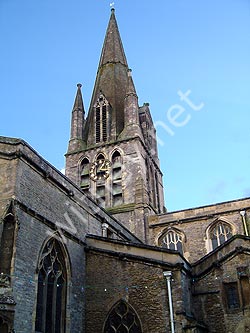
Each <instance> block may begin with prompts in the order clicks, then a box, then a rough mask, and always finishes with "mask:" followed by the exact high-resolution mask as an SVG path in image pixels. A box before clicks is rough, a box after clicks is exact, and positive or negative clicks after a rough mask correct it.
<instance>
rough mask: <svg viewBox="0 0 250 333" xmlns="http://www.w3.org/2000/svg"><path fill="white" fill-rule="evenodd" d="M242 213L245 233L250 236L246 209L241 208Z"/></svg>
mask: <svg viewBox="0 0 250 333" xmlns="http://www.w3.org/2000/svg"><path fill="white" fill-rule="evenodd" d="M240 215H241V217H242V222H243V227H244V231H245V234H246V236H249V232H248V229H247V222H246V211H245V210H241V211H240Z"/></svg>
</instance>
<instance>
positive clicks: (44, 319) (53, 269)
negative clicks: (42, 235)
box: [35, 238, 67, 333]
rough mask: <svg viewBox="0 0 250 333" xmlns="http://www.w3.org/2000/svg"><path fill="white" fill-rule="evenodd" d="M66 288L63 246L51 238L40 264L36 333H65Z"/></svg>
mask: <svg viewBox="0 0 250 333" xmlns="http://www.w3.org/2000/svg"><path fill="white" fill-rule="evenodd" d="M66 286H67V277H66V266H65V259H64V256H63V253H62V249H61V245H60V243H59V242H58V241H57V240H56V239H55V238H51V239H50V240H49V241H48V242H47V243H46V245H45V247H44V249H43V252H42V255H41V257H40V261H39V264H38V288H37V306H36V323H35V330H36V332H39V333H64V332H65V311H66Z"/></svg>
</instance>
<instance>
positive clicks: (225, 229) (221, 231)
mask: <svg viewBox="0 0 250 333" xmlns="http://www.w3.org/2000/svg"><path fill="white" fill-rule="evenodd" d="M231 237H232V228H231V227H230V225H229V224H228V223H225V222H222V221H219V222H218V223H216V224H215V225H214V226H213V228H212V229H211V231H210V239H211V242H212V248H213V250H214V249H216V248H217V247H218V246H220V245H221V244H223V243H225V242H226V241H227V240H228V239H229V238H231Z"/></svg>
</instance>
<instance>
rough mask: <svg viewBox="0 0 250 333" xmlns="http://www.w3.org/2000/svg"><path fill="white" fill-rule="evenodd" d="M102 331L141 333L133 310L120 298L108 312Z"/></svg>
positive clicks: (108, 332)
mask: <svg viewBox="0 0 250 333" xmlns="http://www.w3.org/2000/svg"><path fill="white" fill-rule="evenodd" d="M103 333H142V327H141V323H140V320H139V318H138V316H137V314H136V312H135V310H134V309H133V308H132V307H131V306H130V305H129V304H127V303H126V302H125V301H123V300H120V301H119V302H118V303H116V304H115V305H114V306H113V308H112V309H111V311H110V312H109V314H108V317H107V319H106V321H105V325H104V330H103Z"/></svg>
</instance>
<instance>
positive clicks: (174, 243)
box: [158, 229, 184, 254]
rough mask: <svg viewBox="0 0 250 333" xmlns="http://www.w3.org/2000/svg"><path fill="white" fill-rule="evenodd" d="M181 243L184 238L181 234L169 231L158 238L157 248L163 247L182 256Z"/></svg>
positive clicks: (173, 230) (172, 230)
mask: <svg viewBox="0 0 250 333" xmlns="http://www.w3.org/2000/svg"><path fill="white" fill-rule="evenodd" d="M183 241H184V236H183V234H182V233H181V232H179V231H177V230H175V229H170V230H168V231H167V232H165V233H163V235H162V236H161V237H160V238H159V241H158V243H159V246H161V247H165V248H167V249H169V250H175V251H178V252H180V253H181V254H183Z"/></svg>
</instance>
